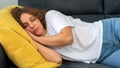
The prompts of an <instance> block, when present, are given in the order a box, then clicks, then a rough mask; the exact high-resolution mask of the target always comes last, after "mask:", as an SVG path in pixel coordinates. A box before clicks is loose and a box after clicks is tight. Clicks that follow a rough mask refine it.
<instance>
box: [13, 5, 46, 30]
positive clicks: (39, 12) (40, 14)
mask: <svg viewBox="0 0 120 68" xmlns="http://www.w3.org/2000/svg"><path fill="white" fill-rule="evenodd" d="M46 12H47V11H46V10H44V9H37V8H32V7H22V8H21V7H15V8H13V9H12V10H11V14H12V16H13V17H14V18H15V20H16V21H17V22H18V23H19V24H20V25H21V26H22V27H23V28H25V26H24V25H23V24H22V22H21V20H20V16H21V14H22V13H28V14H30V15H33V16H35V17H36V18H38V19H39V20H40V21H41V24H42V25H43V27H44V28H45V29H46V22H45V13H46Z"/></svg>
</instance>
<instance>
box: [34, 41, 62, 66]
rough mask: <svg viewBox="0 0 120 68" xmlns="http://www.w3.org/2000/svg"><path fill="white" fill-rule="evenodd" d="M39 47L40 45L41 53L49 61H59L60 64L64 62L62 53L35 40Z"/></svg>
mask: <svg viewBox="0 0 120 68" xmlns="http://www.w3.org/2000/svg"><path fill="white" fill-rule="evenodd" d="M35 43H36V45H37V47H38V51H39V53H40V54H41V55H42V56H43V57H44V58H45V59H46V60H47V61H50V62H54V63H57V64H60V63H61V62H62V58H61V56H60V54H58V52H56V51H54V50H52V49H50V48H48V47H45V46H43V45H41V44H39V43H37V42H35Z"/></svg>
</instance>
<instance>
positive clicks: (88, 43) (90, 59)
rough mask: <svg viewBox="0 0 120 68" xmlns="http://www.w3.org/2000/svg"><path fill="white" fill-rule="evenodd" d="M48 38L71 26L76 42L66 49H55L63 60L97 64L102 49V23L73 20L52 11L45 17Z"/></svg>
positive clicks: (65, 47)
mask: <svg viewBox="0 0 120 68" xmlns="http://www.w3.org/2000/svg"><path fill="white" fill-rule="evenodd" d="M45 18H46V25H47V36H52V35H55V34H57V33H59V32H60V31H61V29H63V28H64V27H67V26H71V27H72V32H73V37H74V42H73V44H72V45H66V46H64V47H59V48H57V47H54V48H53V49H54V50H56V51H57V52H59V53H60V54H61V55H62V57H63V59H66V60H70V61H82V62H86V63H95V62H96V61H97V59H98V58H99V56H100V52H101V48H102V21H96V22H94V23H87V22H84V21H81V20H80V19H79V18H73V17H71V16H67V15H64V14H62V13H61V12H59V11H56V10H50V11H48V12H47V13H46V15H45Z"/></svg>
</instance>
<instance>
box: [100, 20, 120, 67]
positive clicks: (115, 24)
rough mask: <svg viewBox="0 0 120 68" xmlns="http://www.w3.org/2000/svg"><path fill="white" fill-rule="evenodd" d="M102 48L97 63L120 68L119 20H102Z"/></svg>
mask: <svg viewBox="0 0 120 68" xmlns="http://www.w3.org/2000/svg"><path fill="white" fill-rule="evenodd" d="M102 23H103V46H102V51H101V56H100V58H99V60H98V62H99V63H103V64H108V65H112V66H114V67H116V68H120V18H109V19H104V20H102Z"/></svg>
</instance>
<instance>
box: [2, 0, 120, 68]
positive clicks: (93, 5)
mask: <svg viewBox="0 0 120 68" xmlns="http://www.w3.org/2000/svg"><path fill="white" fill-rule="evenodd" d="M18 4H19V5H21V6H31V7H35V8H44V9H46V10H50V9H55V10H58V11H61V12H62V13H64V14H66V15H71V16H73V17H77V18H81V20H83V21H86V22H89V23H92V22H94V21H97V20H101V19H105V18H110V17H120V0H18ZM1 60H2V61H1ZM0 68H17V66H15V65H14V64H13V63H12V62H11V61H10V60H9V58H8V57H7V55H6V54H5V52H4V49H3V48H2V46H1V45H0ZM60 68H114V67H112V66H109V65H103V64H99V63H95V64H86V63H82V62H72V61H67V60H63V64H62V66H61V67H60Z"/></svg>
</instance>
